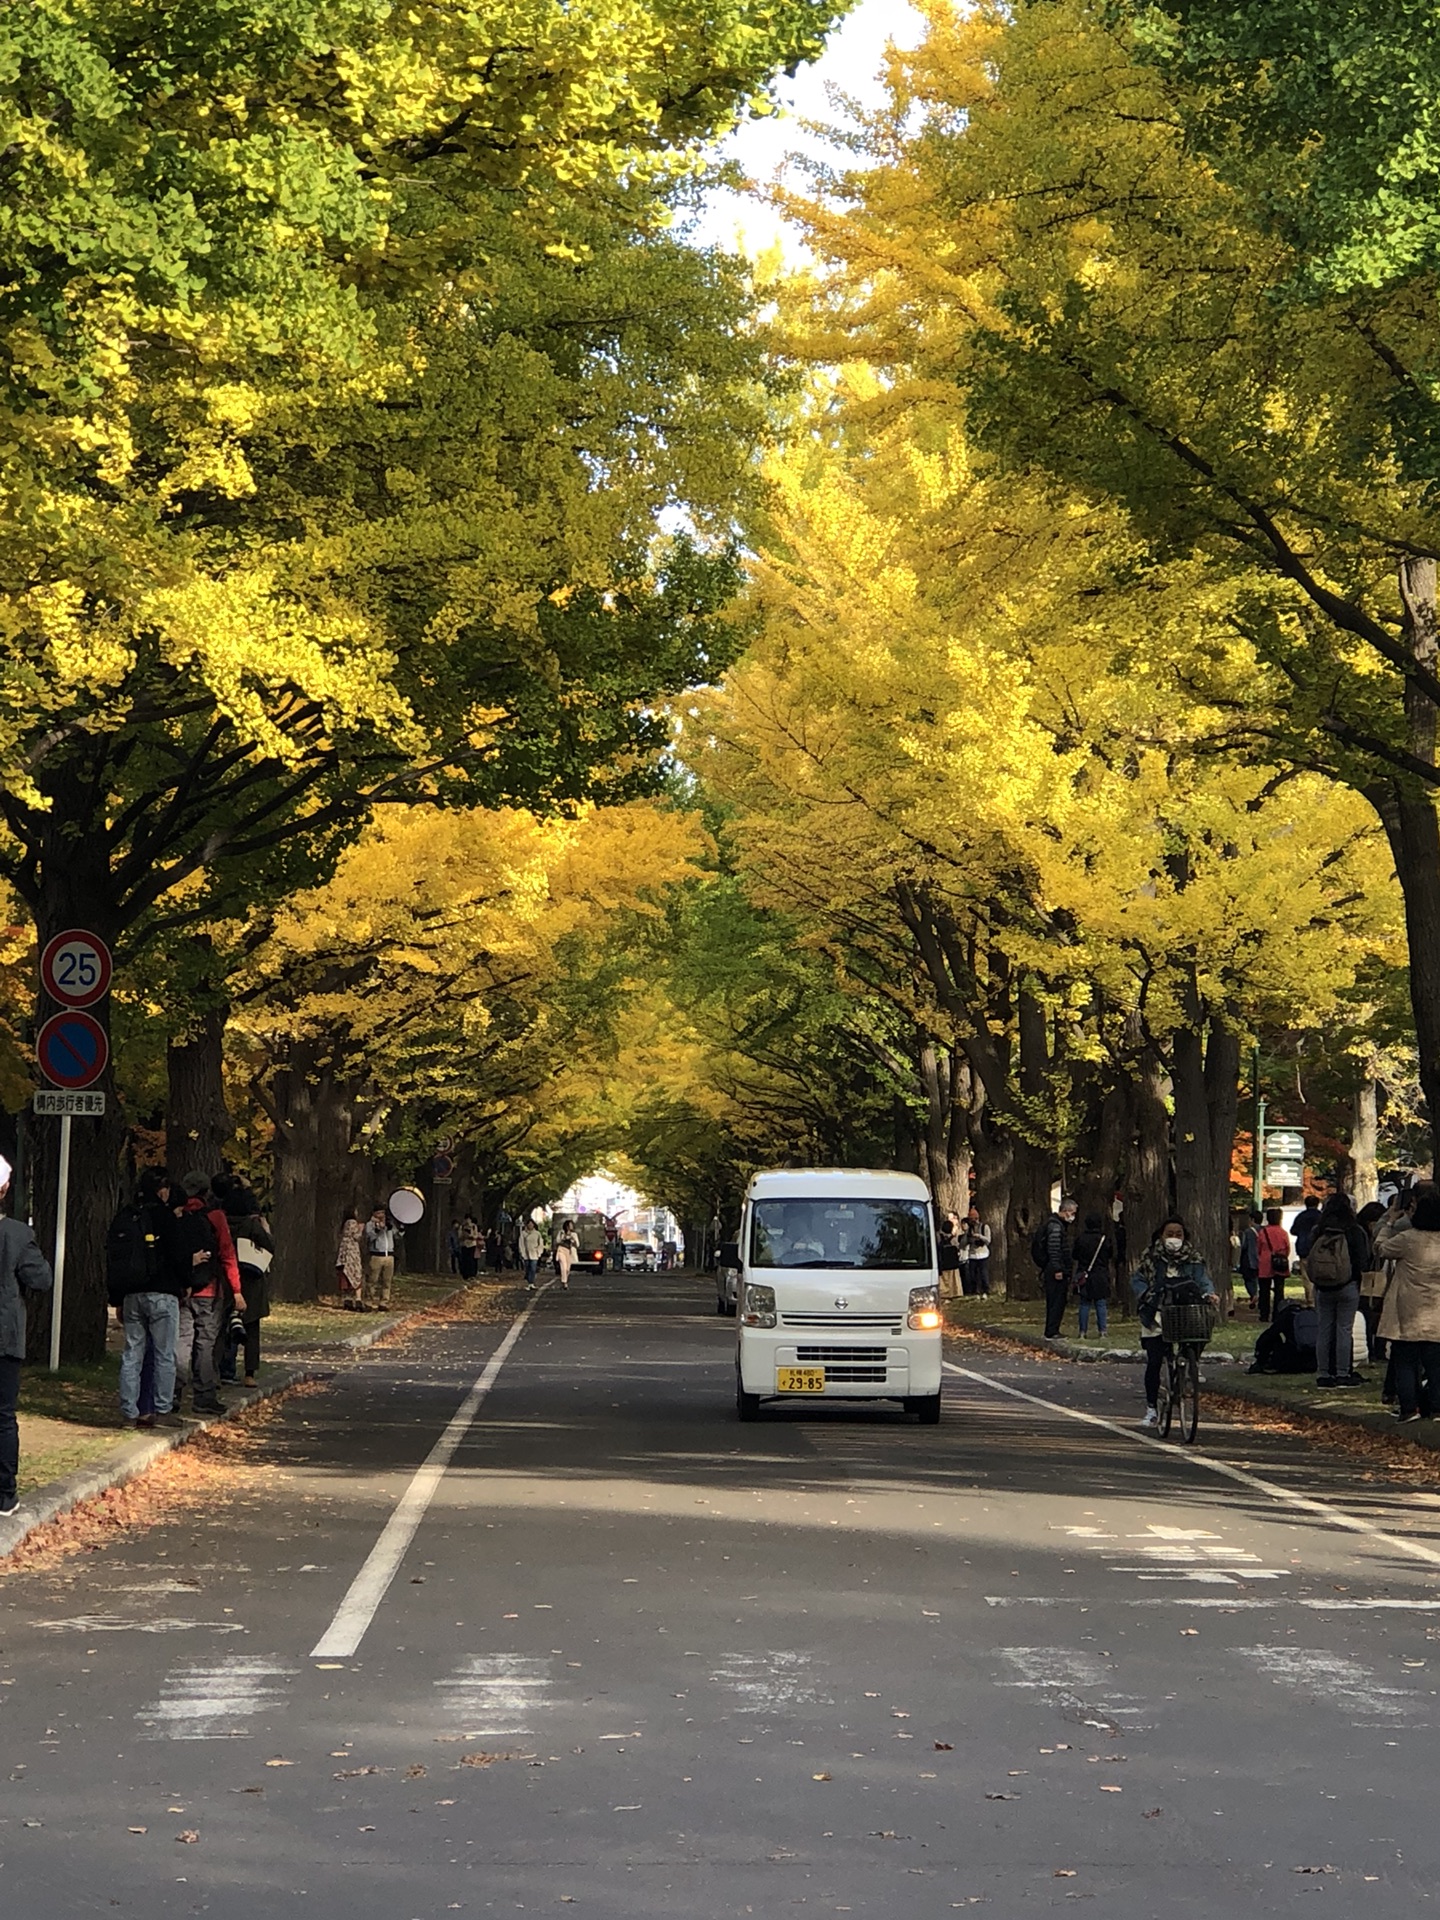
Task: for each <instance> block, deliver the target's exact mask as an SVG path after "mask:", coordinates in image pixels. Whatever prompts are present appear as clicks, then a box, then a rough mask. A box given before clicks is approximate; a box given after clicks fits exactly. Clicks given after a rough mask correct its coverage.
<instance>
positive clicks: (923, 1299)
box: [907, 1287, 945, 1333]
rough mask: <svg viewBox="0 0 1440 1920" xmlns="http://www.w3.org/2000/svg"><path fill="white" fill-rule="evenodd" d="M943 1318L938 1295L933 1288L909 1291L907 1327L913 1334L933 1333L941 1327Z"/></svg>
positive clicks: (918, 1288) (916, 1288)
mask: <svg viewBox="0 0 1440 1920" xmlns="http://www.w3.org/2000/svg"><path fill="white" fill-rule="evenodd" d="M944 1324H945V1316H944V1314H942V1313H941V1311H940V1295H939V1292H938V1290H937V1289H936V1288H934V1287H912V1288H911V1289H910V1317H909V1320H908V1321H907V1325H908V1326H909V1327H910V1328H911V1329H912V1331H914V1332H915V1333H934V1332H935V1331H936V1329H937V1328H939V1327H943V1326H944Z"/></svg>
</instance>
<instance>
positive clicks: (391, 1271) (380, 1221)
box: [362, 1200, 399, 1313]
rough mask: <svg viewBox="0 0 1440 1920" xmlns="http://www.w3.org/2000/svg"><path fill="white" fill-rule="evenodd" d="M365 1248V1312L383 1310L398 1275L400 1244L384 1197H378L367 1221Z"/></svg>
mask: <svg viewBox="0 0 1440 1920" xmlns="http://www.w3.org/2000/svg"><path fill="white" fill-rule="evenodd" d="M362 1244H363V1246H364V1250H365V1301H364V1307H363V1311H364V1312H366V1313H384V1312H385V1310H386V1309H387V1308H388V1306H389V1305H390V1287H391V1283H392V1282H393V1280H394V1278H395V1249H396V1247H397V1245H398V1244H399V1236H398V1231H397V1229H396V1228H395V1227H394V1226H392V1224H391V1221H390V1211H389V1208H388V1207H386V1205H385V1203H384V1201H383V1200H377V1201H376V1203H375V1205H374V1207H373V1208H372V1209H371V1211H370V1218H369V1219H368V1220H367V1221H366V1222H365V1232H364V1234H363V1235H362Z"/></svg>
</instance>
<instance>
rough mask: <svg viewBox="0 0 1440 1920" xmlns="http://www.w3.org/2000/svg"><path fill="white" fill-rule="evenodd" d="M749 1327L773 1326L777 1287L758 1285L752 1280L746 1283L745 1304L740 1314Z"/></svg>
mask: <svg viewBox="0 0 1440 1920" xmlns="http://www.w3.org/2000/svg"><path fill="white" fill-rule="evenodd" d="M740 1318H741V1320H742V1321H743V1322H744V1324H745V1325H746V1326H747V1327H773V1326H774V1325H775V1289H774V1287H757V1286H756V1285H755V1283H754V1282H753V1281H751V1280H747V1281H746V1283H745V1306H744V1310H743V1311H742V1313H741V1315H740Z"/></svg>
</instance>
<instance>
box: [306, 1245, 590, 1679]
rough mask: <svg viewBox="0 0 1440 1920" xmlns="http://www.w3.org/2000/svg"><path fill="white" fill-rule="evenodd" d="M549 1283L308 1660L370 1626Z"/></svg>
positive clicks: (337, 1656) (334, 1656)
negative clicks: (458, 1452) (453, 1461)
mask: <svg viewBox="0 0 1440 1920" xmlns="http://www.w3.org/2000/svg"><path fill="white" fill-rule="evenodd" d="M551 1284H552V1283H551V1282H550V1281H548V1280H546V1281H545V1282H543V1284H542V1285H541V1286H540V1287H539V1289H538V1290H537V1291H536V1294H535V1297H534V1299H533V1300H531V1301H529V1302H527V1304H526V1306H525V1308H524V1311H523V1312H521V1313H520V1314H519V1315H518V1316H517V1317H516V1319H515V1320H514V1322H513V1323H512V1325H511V1327H510V1330H509V1332H508V1333H507V1334H506V1335H505V1338H504V1339H503V1340H502V1341H501V1342H500V1344H499V1346H498V1347H497V1348H496V1349H495V1351H494V1353H492V1354H491V1356H490V1358H489V1360H487V1361H486V1363H485V1370H484V1372H483V1373H482V1374H481V1375H480V1377H479V1379H478V1380H477V1381H476V1382H475V1384H474V1386H473V1387H471V1389H470V1391H469V1393H467V1394H466V1396H465V1398H464V1399H463V1400H462V1401H461V1402H460V1405H459V1406H458V1407H457V1408H456V1410H455V1413H454V1415H453V1416H452V1418H451V1420H450V1422H449V1424H448V1426H447V1427H446V1428H445V1431H444V1432H443V1433H442V1434H441V1436H440V1438H439V1439H438V1440H437V1441H436V1442H435V1444H434V1446H433V1447H432V1448H431V1449H430V1451H429V1453H428V1454H427V1455H426V1456H425V1459H424V1461H423V1462H422V1464H421V1465H420V1466H419V1467H417V1468H416V1470H415V1474H414V1476H413V1478H412V1479H411V1481H410V1484H409V1486H408V1487H407V1488H406V1489H405V1491H404V1493H402V1494H401V1496H400V1499H399V1501H398V1503H397V1505H396V1507H395V1511H394V1512H393V1513H392V1514H391V1516H390V1518H389V1519H388V1520H387V1521H386V1522H385V1526H384V1528H383V1530H382V1532H381V1534H380V1538H379V1539H378V1540H377V1541H376V1542H375V1544H374V1546H373V1547H372V1548H371V1549H370V1552H369V1555H368V1556H367V1558H366V1561H365V1564H364V1566H363V1567H361V1569H360V1571H359V1573H357V1574H356V1576H355V1578H354V1579H353V1580H352V1581H351V1583H350V1589H349V1591H348V1592H347V1593H346V1595H345V1598H344V1599H343V1600H342V1601H341V1602H340V1605H339V1606H338V1607H337V1608H336V1610H335V1617H334V1619H333V1620H332V1621H331V1622H330V1625H329V1626H328V1627H327V1628H326V1629H325V1632H324V1633H323V1634H322V1635H321V1637H320V1639H319V1640H317V1641H316V1643H315V1645H314V1647H313V1648H312V1649H311V1653H310V1658H311V1659H312V1660H345V1659H348V1658H349V1657H350V1655H351V1654H353V1653H355V1652H356V1651H357V1650H358V1649H359V1646H360V1643H361V1641H362V1640H363V1639H364V1638H365V1635H366V1634H367V1633H368V1632H369V1630H370V1623H371V1621H372V1620H374V1618H375V1615H376V1614H377V1613H378V1611H379V1609H380V1603H381V1601H382V1600H383V1599H384V1598H385V1595H386V1594H387V1593H388V1592H389V1590H390V1586H391V1583H392V1581H393V1580H394V1578H395V1576H396V1574H397V1573H398V1572H399V1571H400V1563H401V1561H402V1560H403V1559H404V1558H405V1555H406V1553H407V1552H408V1550H409V1547H410V1542H411V1541H412V1540H413V1539H414V1538H415V1535H416V1533H417V1532H418V1531H419V1529H420V1522H421V1521H422V1520H423V1519H424V1518H425V1515H426V1512H427V1511H428V1509H429V1506H430V1502H431V1501H432V1500H433V1499H434V1498H435V1495H436V1493H437V1492H438V1490H439V1487H440V1482H441V1481H442V1480H443V1479H444V1478H445V1471H446V1469H447V1468H448V1466H449V1465H450V1462H451V1461H452V1460H453V1459H454V1457H455V1452H456V1449H457V1448H458V1447H459V1445H460V1442H461V1441H462V1440H463V1439H464V1438H465V1435H466V1434H467V1433H468V1432H469V1430H470V1428H471V1426H472V1425H473V1424H474V1421H475V1416H476V1414H478V1413H479V1411H480V1409H481V1407H482V1406H483V1405H484V1403H485V1398H486V1395H487V1394H488V1393H489V1391H490V1389H491V1388H492V1387H493V1386H494V1384H495V1382H496V1380H497V1379H499V1377H500V1369H501V1368H502V1367H503V1366H504V1364H505V1362H506V1361H507V1360H508V1359H509V1358H510V1355H511V1353H512V1352H513V1351H514V1348H515V1343H516V1342H517V1341H518V1340H519V1338H520V1336H521V1334H522V1333H523V1332H524V1331H525V1328H526V1326H527V1324H528V1322H529V1319H530V1316H531V1314H532V1313H533V1312H534V1311H535V1309H536V1307H537V1306H538V1305H539V1304H540V1298H541V1295H543V1294H544V1293H545V1292H546V1291H547V1290H548V1289H549V1287H550V1286H551Z"/></svg>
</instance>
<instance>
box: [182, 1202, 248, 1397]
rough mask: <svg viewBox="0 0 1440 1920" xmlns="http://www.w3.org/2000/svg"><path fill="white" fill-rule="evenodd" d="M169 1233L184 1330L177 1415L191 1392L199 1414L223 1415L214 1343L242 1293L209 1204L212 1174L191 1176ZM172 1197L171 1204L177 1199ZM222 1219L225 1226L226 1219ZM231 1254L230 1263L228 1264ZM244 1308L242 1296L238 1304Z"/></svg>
mask: <svg viewBox="0 0 1440 1920" xmlns="http://www.w3.org/2000/svg"><path fill="white" fill-rule="evenodd" d="M180 1193H181V1196H182V1197H181V1199H180V1204H179V1205H178V1206H177V1207H176V1208H175V1212H174V1220H175V1224H174V1226H173V1227H172V1228H171V1229H170V1248H171V1256H170V1268H171V1278H172V1282H173V1284H174V1286H175V1288H176V1290H177V1291H178V1292H179V1294H180V1327H179V1332H178V1335H177V1338H176V1343H175V1385H176V1392H175V1410H176V1412H178V1411H179V1409H180V1402H181V1401H182V1400H183V1399H184V1397H185V1390H186V1388H187V1387H188V1388H189V1390H190V1398H191V1405H192V1406H193V1408H194V1410H195V1412H196V1413H222V1412H223V1411H224V1406H223V1403H222V1402H221V1399H220V1394H219V1390H218V1385H217V1380H218V1375H217V1370H216V1366H215V1343H216V1341H217V1339H218V1338H219V1336H220V1330H221V1326H222V1323H223V1321H224V1320H226V1319H228V1318H229V1313H230V1307H231V1305H232V1302H233V1301H234V1299H235V1296H236V1295H237V1294H238V1293H239V1283H240V1269H239V1267H238V1265H237V1264H236V1261H235V1248H234V1246H233V1244H232V1243H231V1240H230V1232H229V1228H228V1227H227V1228H226V1230H225V1238H224V1240H223V1242H222V1240H221V1237H220V1232H219V1228H218V1227H217V1226H216V1215H217V1214H218V1213H219V1209H218V1208H212V1207H211V1205H210V1176H209V1174H208V1173H187V1174H186V1175H185V1178H184V1179H183V1180H182V1181H181V1182H180ZM175 1197H176V1196H175V1195H174V1194H173V1193H172V1195H171V1199H172V1200H174V1199H175ZM219 1218H220V1220H221V1222H222V1224H223V1221H224V1215H223V1214H220V1215H219ZM227 1252H228V1254H229V1259H228V1261H227V1260H226V1259H225V1254H226V1253H227ZM240 1304H241V1305H242V1306H243V1304H244V1301H243V1297H242V1298H241V1300H240Z"/></svg>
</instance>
